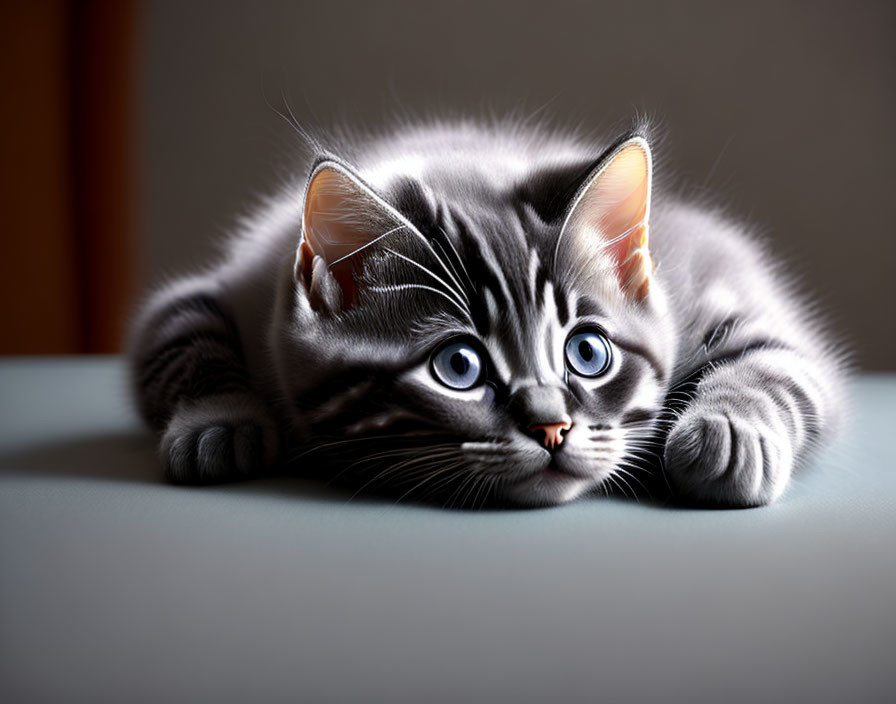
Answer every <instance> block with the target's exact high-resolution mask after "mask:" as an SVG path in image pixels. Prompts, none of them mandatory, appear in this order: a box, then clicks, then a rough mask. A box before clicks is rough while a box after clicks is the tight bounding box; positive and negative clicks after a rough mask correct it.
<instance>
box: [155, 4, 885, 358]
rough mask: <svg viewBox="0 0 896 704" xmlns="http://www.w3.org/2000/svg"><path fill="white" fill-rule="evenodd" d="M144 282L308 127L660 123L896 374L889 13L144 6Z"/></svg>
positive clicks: (199, 244) (207, 228)
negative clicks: (406, 119)
mask: <svg viewBox="0 0 896 704" xmlns="http://www.w3.org/2000/svg"><path fill="white" fill-rule="evenodd" d="M140 27H141V34H140V39H141V48H140V67H139V80H138V82H137V86H138V95H137V99H138V105H139V110H138V114H139V117H140V125H139V131H138V133H139V154H140V176H141V207H140V217H139V223H138V229H139V239H140V242H139V247H140V251H141V256H140V262H141V271H140V278H141V282H142V283H144V284H145V283H147V282H149V281H155V280H157V279H158V278H159V277H160V276H164V275H171V274H175V273H178V272H181V271H184V270H185V269H187V268H189V267H191V266H195V265H196V264H198V263H201V262H203V261H205V260H206V259H207V257H208V256H209V253H210V252H211V251H213V249H212V247H213V241H214V240H215V239H216V238H218V237H219V236H220V234H221V233H222V232H224V231H225V230H226V228H227V226H228V225H229V224H230V223H231V222H232V219H233V217H234V215H235V214H236V213H237V212H239V211H240V209H242V208H244V207H245V206H246V205H247V204H248V203H249V202H250V201H251V198H252V196H253V195H254V194H257V193H264V192H265V191H266V190H268V189H270V187H271V186H272V185H273V184H275V183H276V182H277V179H278V177H279V175H280V174H282V173H283V172H284V169H286V168H288V165H289V160H290V155H291V154H293V153H294V151H295V147H296V144H297V138H296V137H295V136H294V135H293V133H291V131H290V129H289V128H288V127H287V125H286V124H285V122H284V121H283V120H281V119H280V118H279V117H278V116H277V115H276V113H275V112H274V111H273V109H271V107H269V106H268V102H270V103H273V104H281V101H280V95H281V92H283V93H285V94H286V95H287V96H288V97H289V102H290V105H291V107H292V109H293V111H294V112H295V114H296V116H297V117H298V118H299V120H300V121H301V122H303V123H306V124H323V125H328V124H331V123H332V122H333V121H334V120H338V121H341V122H345V123H348V124H361V123H363V124H382V123H383V122H384V120H385V119H386V118H387V117H388V116H389V115H390V114H391V113H394V112H395V111H396V110H398V111H407V112H411V113H412V114H416V113H420V114H440V113H442V112H444V111H449V112H452V113H458V112H472V113H474V114H480V113H482V112H484V111H488V110H492V111H494V112H496V113H498V114H503V113H505V112H506V111H508V110H510V109H517V108H518V109H520V110H521V112H522V113H523V114H529V113H531V112H534V111H536V110H539V109H541V108H544V109H543V111H542V114H545V115H549V116H551V117H552V119H553V120H555V121H556V122H558V123H560V124H564V123H578V122H580V121H581V122H582V123H583V124H584V125H586V126H588V127H597V128H600V127H605V128H607V129H610V130H613V129H617V128H619V127H620V126H624V125H626V124H628V121H629V120H630V119H631V117H632V116H633V115H634V114H635V112H641V113H646V114H648V115H653V116H655V117H657V118H660V121H661V124H662V125H663V128H664V129H663V131H664V133H665V135H666V138H665V139H664V141H663V142H662V143H661V145H660V147H659V155H660V159H661V161H660V169H661V172H662V173H663V174H664V175H669V174H674V175H675V176H676V178H678V179H680V182H681V183H686V184H690V185H689V187H688V188H689V190H690V192H694V193H698V194H699V193H704V192H707V191H708V192H711V193H713V194H715V197H716V198H717V199H718V200H719V201H720V202H722V203H724V204H726V205H727V206H728V207H729V209H730V212H732V213H733V214H735V215H737V216H741V217H748V218H751V219H752V220H754V221H755V222H756V223H757V224H758V225H759V226H760V228H761V229H762V231H763V232H765V233H767V234H768V235H769V236H770V237H771V238H772V240H773V241H774V243H775V247H776V250H777V251H779V252H781V253H782V254H785V255H787V256H788V257H789V258H790V260H791V261H792V262H793V266H794V269H795V270H796V271H797V272H799V273H800V274H802V276H803V280H804V282H805V284H806V286H807V287H808V288H809V289H810V290H813V291H814V292H816V293H817V294H818V295H819V296H820V299H821V301H822V305H823V307H824V308H826V309H827V310H829V311H830V314H831V317H832V319H833V321H834V323H835V326H836V327H837V328H838V329H840V330H842V331H843V333H844V334H845V335H846V336H847V337H849V338H851V339H852V341H853V343H854V346H855V350H856V352H857V357H858V360H859V362H860V363H862V365H863V366H865V367H866V368H871V369H887V368H890V369H892V368H894V367H896V328H894V323H893V322H892V319H893V316H892V310H891V309H892V305H893V303H894V302H896V278H894V277H893V276H892V275H891V271H892V268H893V264H894V262H896V256H894V255H896V237H894V233H893V222H894V221H896V217H894V216H896V198H894V192H896V167H894V156H896V154H894V152H896V139H894V133H893V128H894V125H896V119H894V118H896V90H894V86H896V43H894V27H896V5H894V3H892V2H855V1H852V2H749V3H732V2H688V3H673V2H663V1H661V0H641V1H640V2H615V3H601V2H570V1H568V0H552V1H551V2H544V1H543V0H540V1H537V2H536V1H529V0H517V1H516V2H508V3H485V2H468V1H467V0H453V1H452V2H441V3H428V2H421V1H420V0H416V1H415V0H401V1H396V2H388V3H377V2H360V1H359V2H351V3H344V2H335V1H330V2H239V3H234V2H217V3H205V2H183V1H182V0H161V1H159V0H157V1H156V2H147V3H143V4H142V10H141V24H140Z"/></svg>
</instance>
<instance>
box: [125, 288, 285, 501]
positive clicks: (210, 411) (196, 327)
mask: <svg viewBox="0 0 896 704" xmlns="http://www.w3.org/2000/svg"><path fill="white" fill-rule="evenodd" d="M221 298H222V297H221V296H220V295H216V292H215V290H214V288H213V287H212V286H210V285H197V284H195V283H194V284H191V285H181V286H180V287H179V288H178V289H176V290H175V291H171V292H163V294H162V295H160V296H158V297H157V298H156V299H155V300H153V301H151V303H150V305H149V307H148V308H147V309H146V311H145V312H144V314H143V316H142V317H141V320H140V322H139V324H138V326H137V335H136V339H135V341H134V344H133V347H134V349H135V353H134V354H133V355H132V359H133V375H134V383H135V384H136V386H137V396H138V398H139V404H140V410H141V412H142V414H143V416H144V417H145V418H146V420H147V421H148V422H149V423H150V425H152V426H153V427H154V428H155V429H156V430H158V431H159V432H160V433H161V442H160V454H161V458H162V462H163V464H164V467H165V474H166V476H167V477H168V478H169V479H170V480H172V481H175V482H180V483H196V482H219V481H228V480H233V479H239V478H245V477H249V476H252V475H257V474H261V473H263V472H264V471H265V470H267V469H269V468H270V467H271V466H272V465H273V464H274V462H275V461H276V458H277V454H278V448H279V444H280V443H279V434H278V430H277V426H276V424H275V422H274V419H273V417H272V416H271V412H270V410H269V409H268V408H267V406H266V404H265V403H264V402H263V400H262V399H261V398H260V396H259V395H258V394H257V393H256V392H255V391H254V390H253V389H252V387H251V384H250V381H249V374H248V371H247V369H246V365H245V361H244V359H243V352H242V347H241V344H240V340H239V334H238V332H237V328H236V325H235V323H234V321H233V320H232V318H231V316H230V315H229V314H228V312H227V309H226V307H225V305H224V304H223V302H222V300H221Z"/></svg>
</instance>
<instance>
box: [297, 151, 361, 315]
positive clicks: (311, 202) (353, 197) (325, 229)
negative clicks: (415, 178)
mask: <svg viewBox="0 0 896 704" xmlns="http://www.w3.org/2000/svg"><path fill="white" fill-rule="evenodd" d="M371 206H374V207H375V204H373V203H372V201H371V199H370V198H368V197H367V195H366V194H365V193H364V192H363V191H361V189H360V188H359V187H358V186H357V185H356V184H355V183H354V182H352V181H351V179H349V178H348V177H347V176H346V175H345V174H343V173H341V172H339V171H336V170H334V169H326V168H325V169H321V170H320V171H318V172H317V173H316V174H315V175H314V177H313V179H312V181H311V183H310V184H309V186H308V191H307V193H306V194H305V223H304V232H305V242H303V244H302V247H303V250H302V256H303V265H304V267H305V271H304V272H303V273H304V274H305V276H306V277H309V278H308V279H306V283H307V282H308V281H310V275H311V269H310V267H311V261H312V260H313V258H314V255H318V256H320V257H322V258H323V260H324V261H325V262H327V267H328V269H329V270H330V273H331V274H332V275H333V278H334V279H335V280H336V283H338V284H339V287H340V288H341V289H342V300H343V305H344V306H345V307H346V308H348V307H350V306H352V305H353V304H354V303H355V302H356V301H357V297H358V291H357V288H358V287H357V283H356V280H355V277H356V276H357V275H360V273H361V257H360V255H357V256H349V255H351V254H352V253H353V252H356V251H357V250H359V249H360V248H361V247H363V246H364V245H365V244H368V243H369V242H370V241H371V239H372V238H373V237H374V236H375V235H376V234H377V232H376V231H375V229H374V228H373V227H371V225H370V224H368V223H367V222H366V221H365V217H364V210H365V208H366V209H370V208H371ZM370 221H371V222H374V221H375V219H374V218H370Z"/></svg>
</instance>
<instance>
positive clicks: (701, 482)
mask: <svg viewBox="0 0 896 704" xmlns="http://www.w3.org/2000/svg"><path fill="white" fill-rule="evenodd" d="M833 366H834V365H833V364H826V363H825V362H824V361H822V360H819V359H812V358H810V357H809V356H807V355H805V354H801V353H799V352H797V351H795V350H793V349H790V348H787V347H786V346H780V345H765V344H754V345H747V346H745V347H743V348H742V351H741V352H739V353H732V354H726V355H725V357H724V358H723V359H721V360H717V361H710V362H708V363H706V364H705V365H703V367H702V368H701V370H699V372H698V373H697V374H695V375H693V377H692V378H695V377H696V378H697V379H699V380H698V381H696V384H694V383H690V384H685V385H683V386H682V387H681V388H682V391H680V392H679V393H680V394H682V395H683V396H684V397H685V400H684V408H683V410H681V412H680V413H679V414H678V416H677V418H676V419H675V420H674V422H673V424H672V426H671V430H670V432H669V434H668V437H667V440H666V449H665V465H666V472H667V475H668V477H669V480H670V483H671V484H672V485H673V488H674V489H675V490H676V491H677V492H678V494H679V495H680V496H681V497H682V498H684V499H685V500H689V501H694V502H697V503H701V504H710V505H720V506H734V507H747V506H760V505H764V504H768V503H771V502H773V501H775V500H776V499H778V498H779V497H780V496H781V494H782V493H783V492H784V490H785V488H786V487H787V484H788V481H789V479H790V477H791V474H792V472H793V468H794V466H796V465H797V464H798V463H799V462H800V461H801V460H803V459H804V458H805V457H806V455H807V454H808V452H809V451H810V450H811V448H812V446H813V444H814V443H815V441H816V440H817V439H820V438H822V437H823V436H824V435H827V434H829V433H830V430H831V425H832V423H831V421H832V419H833V417H834V415H835V412H836V407H837V405H838V404H839V400H838V398H837V396H838V390H837V388H836V387H837V385H838V384H837V381H836V380H837V379H838V378H839V375H836V374H834V373H833ZM672 397H673V398H674V397H675V394H673V395H672ZM677 401H679V402H680V401H681V397H679V398H678V399H677Z"/></svg>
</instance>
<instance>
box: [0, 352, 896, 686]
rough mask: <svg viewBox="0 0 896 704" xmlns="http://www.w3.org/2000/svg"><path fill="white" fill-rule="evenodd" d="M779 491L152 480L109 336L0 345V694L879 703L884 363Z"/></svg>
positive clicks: (886, 546)
mask: <svg viewBox="0 0 896 704" xmlns="http://www.w3.org/2000/svg"><path fill="white" fill-rule="evenodd" d="M853 405H854V411H853V418H852V423H851V427H850V429H849V430H848V431H847V433H846V435H845V437H844V439H843V440H842V441H841V442H840V443H839V444H838V445H837V446H836V447H834V448H832V449H831V450H830V451H828V452H826V453H825V454H824V455H823V456H822V457H820V458H818V459H817V461H815V462H814V463H813V466H812V467H810V468H808V469H807V471H804V472H803V473H802V474H801V476H800V477H799V478H798V480H797V481H796V483H795V484H794V486H793V488H792V490H791V491H790V492H789V493H788V494H787V496H786V497H785V498H784V499H783V501H782V502H780V503H779V504H777V505H775V506H772V507H769V508H764V509H758V510H752V511H728V512H714V511H694V510H680V509H669V508H661V507H656V506H650V505H643V504H642V505H638V504H634V503H628V502H624V501H607V500H603V501H601V500H588V501H583V502H580V503H577V504H574V505H572V506H566V507H561V508H557V509H551V510H541V511H524V512H496V513H480V514H473V513H461V512H447V511H440V510H437V509H429V508H422V507H415V506H392V505H390V504H387V503H377V502H369V501H353V502H350V503H347V502H346V495H345V494H337V493H331V492H328V491H326V490H323V489H321V488H319V487H316V486H315V485H311V484H308V483H305V482H301V481H287V480H270V481H261V482H253V483H249V484H244V485H239V486H228V487H216V488H177V487H172V486H168V485H166V484H164V483H162V482H160V481H159V476H158V475H159V472H158V466H157V463H156V459H155V457H154V454H153V440H152V438H151V437H150V436H149V435H148V434H147V433H145V432H144V431H143V430H141V428H140V426H139V424H138V423H137V421H136V419H135V417H134V415H133V412H132V411H131V410H130V404H129V401H128V397H127V389H126V388H125V386H124V382H123V375H122V367H121V365H120V363H119V362H118V361H117V360H114V359H94V360H80V359H79V360H71V359H68V360H59V359H57V360H41V361H34V360H7V361H3V362H0V701H4V702H17V701H67V702H77V701H84V702H97V701H122V702H125V701H127V702H135V701H215V702H228V701H233V702H244V701H284V702H286V701H289V702H296V701H309V702H310V701H321V700H329V701H350V700H353V701H361V700H364V701H384V700H388V701H457V700H461V699H463V700H483V701H485V700H488V701H502V700H505V699H506V700H508V701H515V702H526V701H544V700H548V699H553V700H557V701H560V700H570V699H572V698H574V697H575V698H578V699H581V700H584V701H597V700H603V701H633V702H643V701H650V700H657V699H659V698H662V699H663V700H664V701H667V702H672V701H683V702H684V701H690V702H693V701H701V700H707V701H720V700H721V701H725V702H741V701H742V702H747V701H750V702H757V701H762V702H765V701H781V700H785V699H787V700H790V701H813V702H814V703H817V702H835V701H876V700H879V701H888V700H889V699H890V698H891V697H892V693H893V691H894V685H896V674H894V672H896V501H894V497H896V463H894V460H893V459H892V452H891V451H890V444H891V443H892V442H893V440H892V439H893V436H894V434H896V376H892V375H891V376H885V375H874V376H864V377H862V378H861V379H860V380H858V381H857V383H856V384H855V400H854V404H853Z"/></svg>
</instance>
